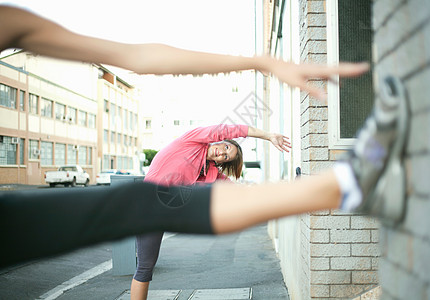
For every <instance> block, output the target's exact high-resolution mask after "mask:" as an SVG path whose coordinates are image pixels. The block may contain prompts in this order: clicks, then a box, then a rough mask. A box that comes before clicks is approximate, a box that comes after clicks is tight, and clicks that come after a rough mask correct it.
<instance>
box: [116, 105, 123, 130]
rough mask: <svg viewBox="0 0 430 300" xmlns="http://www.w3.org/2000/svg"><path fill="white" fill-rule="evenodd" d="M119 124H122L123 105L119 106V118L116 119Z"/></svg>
mask: <svg viewBox="0 0 430 300" xmlns="http://www.w3.org/2000/svg"><path fill="white" fill-rule="evenodd" d="M116 121H117V123H118V125H119V126H121V124H122V109H121V107H118V119H117V120H116Z"/></svg>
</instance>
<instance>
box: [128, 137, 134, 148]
mask: <svg viewBox="0 0 430 300" xmlns="http://www.w3.org/2000/svg"><path fill="white" fill-rule="evenodd" d="M128 145H129V146H133V138H132V137H130V139H129V141H128Z"/></svg>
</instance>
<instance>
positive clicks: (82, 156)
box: [78, 146, 87, 165]
mask: <svg viewBox="0 0 430 300" xmlns="http://www.w3.org/2000/svg"><path fill="white" fill-rule="evenodd" d="M78 158H79V164H80V165H86V164H87V147H85V146H81V147H79V151H78Z"/></svg>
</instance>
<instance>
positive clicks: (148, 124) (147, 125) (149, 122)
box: [145, 120, 152, 129]
mask: <svg viewBox="0 0 430 300" xmlns="http://www.w3.org/2000/svg"><path fill="white" fill-rule="evenodd" d="M151 123H152V121H151V120H146V121H145V128H146V129H151V126H152V124H151Z"/></svg>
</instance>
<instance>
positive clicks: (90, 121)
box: [88, 113, 96, 128]
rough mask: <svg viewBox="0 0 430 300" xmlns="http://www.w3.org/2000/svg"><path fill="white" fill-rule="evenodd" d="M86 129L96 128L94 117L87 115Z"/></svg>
mask: <svg viewBox="0 0 430 300" xmlns="http://www.w3.org/2000/svg"><path fill="white" fill-rule="evenodd" d="M88 127H89V128H96V115H94V114H90V113H88Z"/></svg>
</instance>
